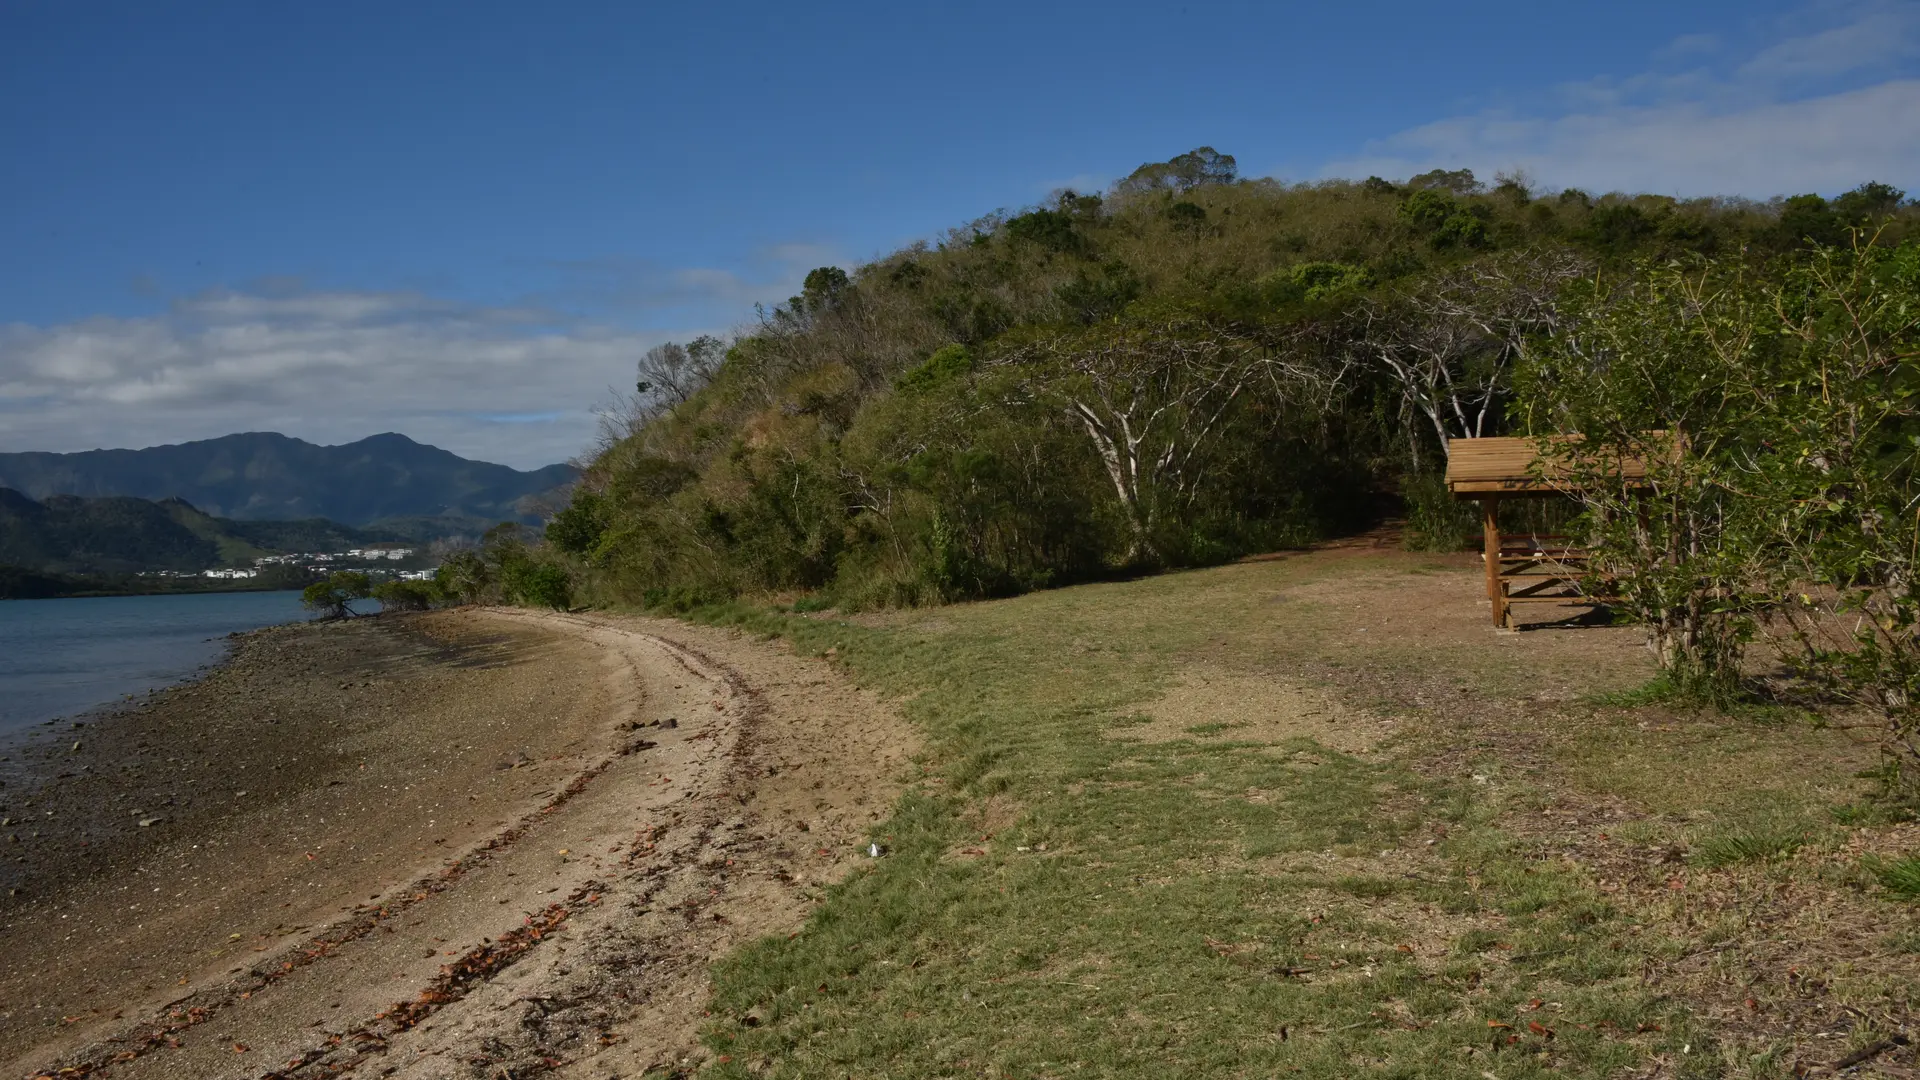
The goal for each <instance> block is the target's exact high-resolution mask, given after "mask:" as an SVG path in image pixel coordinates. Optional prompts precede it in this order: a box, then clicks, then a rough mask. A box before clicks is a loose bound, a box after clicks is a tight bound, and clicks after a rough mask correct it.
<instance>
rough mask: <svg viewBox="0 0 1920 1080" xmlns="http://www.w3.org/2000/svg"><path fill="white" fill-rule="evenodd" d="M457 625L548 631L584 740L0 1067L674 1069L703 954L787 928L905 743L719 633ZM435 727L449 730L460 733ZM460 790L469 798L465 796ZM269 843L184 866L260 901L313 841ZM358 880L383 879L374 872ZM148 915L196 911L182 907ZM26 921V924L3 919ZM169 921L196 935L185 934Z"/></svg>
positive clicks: (348, 827) (812, 681) (760, 648)
mask: <svg viewBox="0 0 1920 1080" xmlns="http://www.w3.org/2000/svg"><path fill="white" fill-rule="evenodd" d="M465 617H466V618H470V619H484V620H485V621H487V622H491V623H493V624H495V625H496V626H497V627H498V628H502V629H505V630H507V631H510V632H513V633H519V634H532V635H534V636H535V637H539V638H543V639H547V640H549V641H551V642H553V645H552V648H554V649H555V650H557V651H558V655H560V656H561V657H563V658H564V659H565V661H566V663H567V664H569V665H571V669H573V670H580V669H582V667H583V665H585V664H586V663H587V655H586V654H591V656H592V657H593V658H594V662H593V665H592V666H594V667H596V668H597V670H598V673H599V674H598V677H597V679H590V680H588V681H590V682H592V683H594V685H593V686H592V687H590V688H589V689H590V690H591V692H590V693H583V692H581V689H582V688H580V687H577V686H575V687H570V688H566V689H568V690H569V692H571V693H572V694H573V695H574V696H573V698H572V699H571V702H570V705H569V707H568V709H567V710H565V711H566V712H568V713H569V715H568V716H566V717H564V718H558V719H556V720H554V721H553V722H552V727H553V728H554V729H555V731H556V733H564V734H578V733H587V734H589V735H590V736H591V738H590V740H589V742H590V744H591V745H587V746H583V747H579V748H575V750H574V752H573V753H571V754H570V755H569V754H565V753H562V754H560V755H557V756H560V757H562V758H563V761H564V763H565V764H566V765H567V768H568V773H567V775H564V776H563V775H554V776H552V777H551V780H552V783H551V784H550V785H549V786H548V787H547V789H546V790H543V791H539V792H534V793H532V794H533V795H535V796H537V797H536V798H532V799H524V800H522V801H521V806H520V809H519V812H518V813H516V814H513V815H512V816H510V817H508V818H507V819H506V820H504V821H503V822H501V823H500V824H499V825H497V826H495V827H492V828H488V829H485V830H484V831H483V832H479V833H477V834H476V835H473V836H472V837H471V838H470V839H468V840H467V841H466V842H465V844H464V850H452V851H449V850H448V849H447V847H441V848H440V849H439V850H438V852H435V854H439V855H441V858H440V859H438V860H421V861H419V863H418V866H419V869H418V871H417V872H413V873H409V874H405V875H400V879H401V880H403V881H404V883H403V884H400V885H398V886H397V887H392V886H389V887H386V888H384V889H382V890H380V891H379V893H378V895H377V897H374V898H369V893H368V892H367V891H363V890H362V887H363V885H364V878H365V874H364V873H356V872H352V871H349V872H344V873H341V874H340V875H338V877H337V878H329V879H324V880H321V881H318V882H317V883H316V884H315V886H314V891H315V892H317V893H319V894H322V895H323V896H324V900H325V904H323V905H321V906H326V905H331V906H332V907H331V909H332V910H334V911H336V913H337V915H336V917H334V918H332V919H331V920H330V921H327V922H325V923H323V924H319V925H316V926H312V927H308V928H307V929H305V930H304V931H303V932H300V933H298V934H292V935H286V934H283V935H281V937H280V938H279V939H277V940H268V941H267V942H266V943H265V944H262V943H261V939H260V938H259V936H257V935H256V936H247V935H243V934H239V933H235V934H234V935H232V940H231V945H230V947H229V948H227V949H225V950H214V951H215V952H218V953H219V955H217V956H208V957H205V959H207V960H209V961H211V962H213V963H217V964H219V965H221V968H220V970H218V971H217V972H216V973H213V974H205V973H201V974H198V975H189V976H188V980H187V982H188V985H187V987H185V988H181V989H180V993H181V995H182V996H180V997H177V998H173V999H171V1000H164V1001H160V1002H158V1003H156V1002H155V1001H154V1000H153V999H152V996H151V995H150V994H145V993H143V992H142V988H141V986H139V985H134V984H133V983H130V982H129V983H121V984H117V985H116V984H115V983H114V982H113V980H112V977H111V975H109V974H107V973H106V972H103V971H99V970H96V971H94V972H91V973H90V974H89V975H88V976H87V977H88V978H89V979H91V980H94V981H96V982H98V983H100V984H102V985H100V986H98V987H96V988H95V997H96V998H99V999H101V1000H100V1001H97V1002H95V1003H93V1004H92V1006H91V1009H90V1011H89V1012H88V1013H87V1014H86V1015H85V1016H83V1017H80V1018H78V1019H76V1020H75V1021H73V1022H71V1023H69V1024H65V1025H62V1027H61V1028H60V1029H59V1030H57V1031H55V1032H53V1033H51V1037H48V1038H40V1039H35V1040H34V1045H32V1046H31V1047H30V1048H29V1049H27V1050H25V1051H24V1052H22V1053H19V1054H18V1056H16V1057H14V1059H13V1060H12V1061H11V1062H10V1063H9V1065H8V1066H7V1071H9V1072H11V1073H12V1074H13V1075H27V1076H32V1075H36V1074H38V1073H41V1072H44V1073H48V1074H53V1075H62V1074H61V1073H60V1072H59V1070H60V1069H62V1068H65V1069H69V1070H73V1071H71V1072H67V1073H65V1074H64V1075H70V1076H111V1077H127V1078H135V1077H168V1078H172V1077H235V1078H241V1077H247V1078H252V1077H310V1076H333V1075H340V1074H342V1073H343V1072H348V1073H355V1074H357V1075H370V1076H402V1077H481V1076H485V1077H498V1076H500V1075H502V1074H503V1072H502V1071H503V1070H505V1074H506V1075H511V1076H513V1077H515V1078H519V1080H524V1078H526V1077H528V1076H534V1075H542V1074H551V1075H558V1076H581V1077H585V1076H592V1077H595V1078H604V1077H608V1076H637V1075H640V1074H642V1073H643V1072H646V1071H648V1070H650V1069H661V1070H664V1071H666V1072H674V1071H678V1070H679V1069H680V1068H682V1067H684V1066H685V1065H688V1064H691V1063H692V1061H693V1060H694V1059H695V1058H696V1057H697V1055H698V1051H697V1049H696V1037H697V1032H698V1027H699V1024H700V1023H701V1022H702V1011H703V1007H704V1003H705V1001H706V998H707V965H708V963H709V961H710V960H711V959H712V958H713V957H715V956H717V955H718V954H720V953H722V952H724V951H726V950H728V949H730V948H733V947H734V946H736V945H738V944H741V943H743V942H745V941H748V940H751V939H753V938H755V937H758V936H760V935H763V934H767V933H771V932H777V931H781V930H785V929H789V928H794V927H797V926H798V924H799V923H800V922H801V920H802V919H803V918H804V916H805V913H806V911H807V910H808V908H809V906H810V904H811V902H812V901H813V899H814V897H815V896H817V889H818V888H819V886H821V885H823V884H825V883H827V882H830V881H833V880H837V879H838V878H839V877H841V876H843V875H844V874H845V873H846V872H847V871H848V870H849V869H850V868H851V867H853V866H855V865H857V864H858V862H859V860H860V859H862V858H863V857H864V856H863V854H862V848H861V844H862V841H863V839H864V832H865V829H866V828H867V827H868V826H869V825H870V824H871V823H872V822H873V821H874V820H876V819H877V818H879V817H880V816H881V814H882V813H883V812H884V811H885V810H886V809H887V807H888V806H889V805H890V803H891V801H892V799H893V796H894V794H895V793H896V792H897V787H896V786H895V785H896V784H897V781H898V779H899V777H900V775H901V774H902V772H903V770H904V768H905V766H906V763H907V760H908V758H909V756H910V754H911V752H912V750H913V743H912V740H911V736H910V735H909V733H908V731H907V729H906V727H905V725H904V724H903V723H902V722H901V721H899V720H898V719H897V717H896V716H895V715H894V714H893V713H892V712H891V711H890V710H889V709H887V708H886V707H885V706H883V705H882V704H881V703H880V702H878V701H877V700H875V699H873V698H872V697H871V696H869V695H866V694H863V693H861V692H859V691H856V690H853V689H851V688H850V687H849V686H847V685H846V684H845V683H844V682H843V681H842V680H840V679H839V678H838V677H836V676H835V675H833V673H832V672H831V671H830V669H828V668H827V667H826V666H825V665H824V664H822V663H820V662H817V661H811V660H802V659H798V658H795V657H793V656H791V655H789V654H786V653H784V652H783V651H781V650H780V649H779V648H778V647H777V646H774V645H770V644H763V643H758V642H753V641H750V640H748V639H745V638H743V637H740V636H737V635H730V634H728V633H726V632H723V631H713V630H704V629H701V628H694V627H687V626H684V625H681V624H677V623H670V622H662V621H653V620H638V619H612V618H603V617H589V616H562V615H544V614H534V613H527V612H509V611H500V612H487V613H484V614H483V615H479V616H475V615H468V616H465ZM558 675H559V672H557V671H556V670H555V669H554V668H553V665H551V664H548V665H544V666H543V665H539V664H529V665H526V666H524V668H523V669H522V670H520V671H518V672H516V673H515V674H514V678H516V679H518V680H519V681H520V682H522V683H524V682H525V681H527V680H532V681H534V682H535V683H538V682H539V681H540V680H551V679H554V678H556V677H558ZM522 688H523V689H525V687H522ZM536 689H537V687H536ZM553 689H554V690H555V692H556V693H557V692H559V691H560V690H561V689H563V688H561V687H554V688H553ZM403 696H404V694H403ZM575 727H577V729H578V731H577V732H575V731H574V730H573V729H574V728H575ZM440 737H441V738H443V739H447V740H451V741H456V742H457V741H461V740H463V739H464V735H463V733H462V732H459V731H449V732H443V733H441V734H440ZM544 749H546V748H532V749H530V753H533V755H534V756H535V757H539V756H541V751H542V750H544ZM370 752H373V753H377V752H378V751H377V750H374V751H370ZM546 764H550V765H551V764H556V763H554V762H548V763H546ZM428 767H431V764H430V763H428ZM518 771H519V770H512V771H511V772H509V773H507V774H502V776H503V778H504V777H509V776H512V775H513V774H514V773H517V772H518ZM423 780H424V778H423ZM486 782H487V781H484V780H482V781H481V783H482V785H483V786H484V785H485V783H486ZM468 794H469V795H470V796H472V798H473V799H474V800H475V801H480V800H481V799H482V797H483V794H484V793H483V792H469V793H468ZM447 797H448V798H449V799H451V798H453V795H452V794H451V793H450V794H449V795H448V796H447ZM240 820H242V821H244V819H240ZM355 827H356V826H355V823H354V822H352V821H351V820H348V821H336V822H335V823H334V824H333V827H332V829H331V830H321V831H322V832H323V833H325V840H326V841H335V842H338V841H339V840H340V838H341V837H342V836H344V835H346V834H349V833H351V832H352V831H353V830H354V828H355ZM281 841H282V842H281V843H280V845H279V847H280V850H279V851H278V852H277V855H278V857H277V858H274V859H268V860H263V861H259V862H256V860H254V859H251V858H244V857H243V858H229V859H227V860H225V862H224V864H223V866H222V867H221V868H220V869H218V870H214V871H207V872H205V873H203V875H202V876H203V877H205V878H209V879H211V880H207V881H205V882H204V883H203V884H202V886H201V887H202V888H203V889H208V890H212V891H214V892H217V893H222V894H227V895H232V894H234V893H235V892H236V891H237V892H239V893H241V894H245V893H246V892H247V891H248V890H250V889H263V888H268V887H270V886H272V885H273V884H275V882H274V881H273V880H272V879H273V878H274V876H275V872H274V871H267V872H263V871H262V870H261V869H260V867H261V866H271V867H282V866H285V865H287V864H288V863H289V862H290V861H297V860H300V859H301V858H302V855H303V854H304V852H305V851H306V850H308V849H311V848H313V847H316V846H321V843H323V842H325V841H319V842H317V841H316V839H315V838H314V837H313V836H307V837H306V838H299V837H294V836H287V835H283V836H282V837H281ZM205 842H208V843H209V846H212V845H213V844H218V843H220V840H219V839H218V838H217V837H214V836H209V837H208V838H207V841H205ZM265 846H268V847H271V846H272V845H271V844H270V843H269V844H266V845H265ZM394 855H395V856H398V857H404V855H403V853H400V852H395V853H394ZM367 869H382V870H384V871H385V872H386V873H387V874H388V876H389V879H390V880H391V879H393V878H394V876H395V872H396V869H397V868H396V866H395V865H394V864H393V863H392V862H390V861H389V862H388V863H387V864H386V865H384V866H381V867H376V868H367ZM316 899H320V897H316ZM356 901H358V902H357V903H356ZM99 902H100V903H101V904H103V905H112V904H114V903H115V902H116V901H115V899H113V898H102V899H101V900H100V901H99ZM81 906H84V901H79V900H75V901H74V902H72V903H69V904H68V905H67V907H66V908H65V909H64V910H61V911H59V912H58V914H59V915H61V916H62V917H63V919H66V920H71V918H72V917H73V916H74V915H76V914H77V915H79V916H80V919H81V921H83V922H86V921H87V920H88V915H87V914H86V913H84V912H81V911H79V910H78V908H79V907H81ZM342 906H344V907H345V910H341V907H342ZM54 914H55V910H54V906H49V907H48V908H47V909H46V913H45V919H44V922H45V923H46V924H50V925H57V924H58V922H59V921H61V920H56V919H54V918H53V916H54ZM166 914H170V915H172V916H173V917H175V918H177V919H180V920H182V921H184V922H186V923H189V924H190V923H192V922H193V921H194V920H193V915H192V909H191V908H185V909H175V910H173V911H170V912H167V913H166ZM98 918H99V913H97V912H96V913H93V919H92V921H93V923H97V922H98ZM162 921H164V920H162ZM89 924H90V925H91V924H92V923H89ZM47 928H48V926H47V925H43V926H42V927H41V930H42V931H45V930H46V929H47ZM122 929H123V930H124V927H122ZM23 930H25V931H31V930H32V927H23V926H22V925H21V924H20V923H19V922H18V921H16V922H15V923H14V924H13V925H12V926H11V927H10V931H12V932H13V933H14V934H15V935H16V936H22V931H23ZM182 932H186V933H189V934H194V933H197V934H199V935H201V936H202V937H204V936H205V932H206V927H204V926H197V927H190V928H183V931H182ZM256 950H258V951H256ZM95 962H97V958H96V961H95ZM203 966H204V965H203ZM189 990H190V991H191V992H188V991H189ZM156 1005H157V1007H156ZM94 1017H98V1018H99V1019H92V1018H94Z"/></svg>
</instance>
